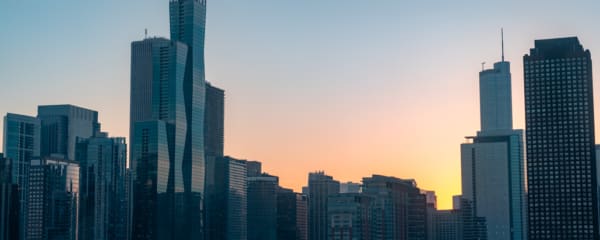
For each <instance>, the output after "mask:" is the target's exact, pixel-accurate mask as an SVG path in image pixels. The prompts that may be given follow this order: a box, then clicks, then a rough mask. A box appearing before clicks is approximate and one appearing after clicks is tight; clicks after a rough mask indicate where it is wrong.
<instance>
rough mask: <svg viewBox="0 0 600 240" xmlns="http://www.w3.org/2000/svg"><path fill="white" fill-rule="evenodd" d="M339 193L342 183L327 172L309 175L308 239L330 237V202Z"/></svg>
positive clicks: (323, 239)
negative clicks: (328, 211) (331, 197)
mask: <svg viewBox="0 0 600 240" xmlns="http://www.w3.org/2000/svg"><path fill="white" fill-rule="evenodd" d="M339 192H340V182H339V181H336V180H334V179H333V177H331V176H328V175H326V174H325V172H314V173H309V174H308V239H313V240H326V239H327V237H328V236H329V234H328V232H329V229H328V224H327V221H328V217H327V206H328V200H329V197H330V196H333V195H336V194H338V193H339Z"/></svg>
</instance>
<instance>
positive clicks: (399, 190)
mask: <svg viewBox="0 0 600 240" xmlns="http://www.w3.org/2000/svg"><path fill="white" fill-rule="evenodd" d="M363 193H364V194H366V195H369V196H371V197H373V198H374V199H373V203H372V204H371V208H372V210H371V211H372V213H373V215H372V219H371V221H372V222H371V224H370V228H371V238H372V239H423V240H425V239H427V229H426V225H427V221H426V216H427V212H426V211H427V210H426V209H427V200H426V197H425V195H424V194H421V190H420V189H419V188H417V184H416V182H415V181H414V180H404V179H399V178H395V177H386V176H381V175H373V176H372V177H366V178H363Z"/></svg>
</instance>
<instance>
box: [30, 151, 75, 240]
mask: <svg viewBox="0 0 600 240" xmlns="http://www.w3.org/2000/svg"><path fill="white" fill-rule="evenodd" d="M28 190H29V191H28V197H29V205H28V209H27V213H28V216H27V219H28V221H27V228H26V229H27V239H31V240H38V239H39V240H46V239H65V240H68V239H71V240H76V239H78V231H77V230H78V226H77V224H78V216H79V213H78V211H79V164H78V163H77V162H75V161H70V160H64V159H53V158H39V159H33V160H31V167H30V171H29V187H28Z"/></svg>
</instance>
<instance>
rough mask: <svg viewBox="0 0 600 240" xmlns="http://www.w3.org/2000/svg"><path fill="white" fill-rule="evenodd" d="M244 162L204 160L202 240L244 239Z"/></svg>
mask: <svg viewBox="0 0 600 240" xmlns="http://www.w3.org/2000/svg"><path fill="white" fill-rule="evenodd" d="M246 172H247V170H246V161H245V160H238V159H235V158H231V157H218V158H215V157H207V158H206V189H205V191H206V198H205V201H204V203H205V206H206V208H205V214H206V217H205V222H204V223H205V226H206V236H207V238H206V239H212V240H226V239H230V240H235V239H246V238H247V225H248V223H247V216H248V212H247V203H248V198H247V196H248V194H247V182H246Z"/></svg>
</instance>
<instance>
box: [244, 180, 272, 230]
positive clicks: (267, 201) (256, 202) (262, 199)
mask: <svg viewBox="0 0 600 240" xmlns="http://www.w3.org/2000/svg"><path fill="white" fill-rule="evenodd" d="M278 188H279V178H278V177H275V176H271V175H268V174H262V175H261V176H258V177H249V178H248V240H276V239H278V238H277V189H278Z"/></svg>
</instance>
